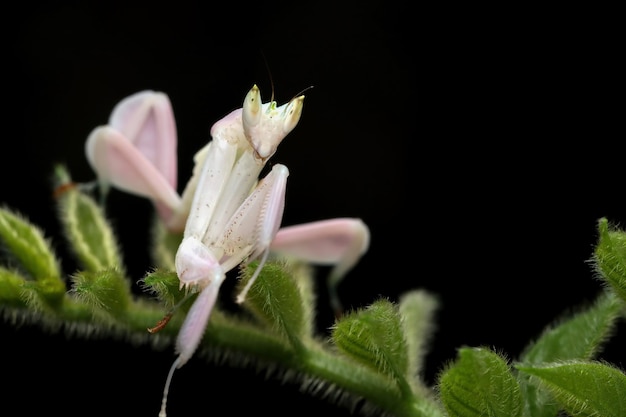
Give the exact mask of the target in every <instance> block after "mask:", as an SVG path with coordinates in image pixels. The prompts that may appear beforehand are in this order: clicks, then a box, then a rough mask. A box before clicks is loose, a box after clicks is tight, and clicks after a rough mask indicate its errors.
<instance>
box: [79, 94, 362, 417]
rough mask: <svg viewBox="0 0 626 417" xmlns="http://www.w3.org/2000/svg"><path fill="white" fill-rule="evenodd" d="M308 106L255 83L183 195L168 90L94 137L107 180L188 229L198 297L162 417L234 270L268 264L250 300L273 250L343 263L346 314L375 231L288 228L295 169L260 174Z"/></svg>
mask: <svg viewBox="0 0 626 417" xmlns="http://www.w3.org/2000/svg"><path fill="white" fill-rule="evenodd" d="M303 103H304V96H303V95H300V96H298V97H295V98H294V99H292V100H291V101H289V102H288V103H285V104H283V105H281V106H278V105H277V103H276V102H275V101H273V100H272V101H270V102H267V103H262V101H261V94H260V91H259V89H258V88H257V86H256V85H254V86H253V87H252V88H251V89H250V91H249V92H248V94H247V95H246V97H245V99H244V101H243V106H242V108H240V109H237V110H234V111H232V112H231V113H230V114H228V115H227V116H225V117H224V118H222V119H221V120H219V121H218V122H216V123H215V124H214V125H213V126H212V128H211V131H210V134H211V137H212V140H211V141H209V142H208V144H207V145H205V146H204V147H203V148H202V149H201V150H200V151H199V152H198V153H197V154H196V155H195V157H194V162H195V166H194V170H193V175H192V178H191V179H190V181H189V183H188V184H187V186H186V187H185V189H184V191H183V194H182V196H179V195H178V194H177V192H176V181H177V179H176V168H177V165H176V143H177V137H176V127H175V122H174V115H173V112H172V108H171V104H170V102H169V99H168V97H167V96H166V95H165V94H163V93H159V92H154V91H150V90H146V91H141V92H139V93H136V94H134V95H131V96H129V97H127V98H125V99H124V100H122V101H121V102H120V103H118V104H117V106H115V108H114V109H113V112H112V114H111V116H110V119H109V123H108V125H106V126H100V127H97V128H96V129H94V130H93V131H92V132H91V134H90V135H89V137H88V139H87V142H86V149H85V150H86V154H87V159H88V161H89V163H90V164H91V166H92V167H93V169H94V171H95V172H96V173H97V174H98V179H99V181H100V183H101V184H103V185H104V186H114V187H117V188H119V189H121V190H124V191H127V192H130V193H134V194H137V195H142V196H145V197H147V198H150V199H151V200H152V201H153V202H154V204H155V207H156V210H157V213H158V214H159V216H160V218H161V219H162V221H163V222H164V224H165V225H166V227H167V228H168V229H169V230H171V231H180V230H183V238H182V241H181V243H180V246H179V248H178V250H177V252H176V257H175V268H176V273H177V275H178V278H179V280H180V286H181V288H185V289H190V290H192V291H197V292H198V296H197V298H196V300H195V301H194V303H193V305H192V306H191V308H190V310H189V312H188V313H187V316H186V318H185V320H184V322H183V325H182V327H181V329H180V332H179V334H178V337H177V340H176V352H177V354H178V356H177V358H176V359H175V361H174V363H173V364H172V367H171V368H170V372H169V373H168V376H167V380H166V385H165V390H164V394H163V403H162V408H161V412H160V416H162V417H164V416H165V414H166V413H165V408H166V401H167V394H168V389H169V385H170V382H171V378H172V375H173V372H174V370H175V369H177V368H180V367H181V366H182V365H184V364H185V363H186V362H187V361H188V360H189V359H190V358H191V357H192V355H193V354H194V352H195V350H196V349H197V347H198V344H199V343H200V340H201V339H202V336H203V334H204V331H205V328H206V326H207V323H208V321H209V318H210V315H211V311H212V310H213V307H214V305H215V303H216V300H217V296H218V293H219V288H220V286H221V284H222V282H223V281H224V279H225V278H226V274H227V273H228V272H229V271H230V270H232V269H234V268H235V267H237V266H238V265H240V264H242V263H245V264H247V263H250V262H252V261H255V260H258V261H259V263H258V267H257V269H256V270H255V272H254V274H253V276H252V277H251V279H250V280H249V281H248V283H247V284H246V286H245V287H244V289H243V290H242V291H241V293H240V294H239V295H238V296H237V302H238V303H241V302H243V301H244V300H245V296H246V293H247V291H248V290H249V288H250V287H251V286H252V285H253V283H254V280H255V279H256V277H257V276H258V273H259V272H260V271H261V269H262V268H263V265H264V263H265V262H266V260H267V258H268V256H269V253H270V252H273V253H277V254H281V255H283V256H293V257H297V258H300V259H303V260H306V261H308V262H311V263H314V264H321V265H334V267H333V269H332V270H331V273H330V275H329V278H328V285H329V290H330V294H331V303H332V305H333V307H334V308H335V309H336V310H339V309H340V304H339V302H338V298H337V296H336V293H335V287H336V286H337V284H338V283H339V281H340V280H341V278H342V277H343V276H345V275H346V274H347V273H348V271H349V270H350V269H351V268H352V267H353V266H354V265H355V264H356V262H358V260H359V259H360V257H361V256H362V255H363V254H364V253H365V252H366V250H367V248H368V245H369V229H368V228H367V226H366V225H365V224H364V223H363V222H362V221H361V220H360V219H357V218H339V219H331V220H326V221H318V222H313V223H308V224H303V225H295V226H288V227H284V228H282V229H281V228H280V226H281V221H282V215H283V209H284V201H285V189H286V183H287V177H288V175H289V170H288V169H287V167H286V166H285V165H282V164H275V165H274V166H273V167H272V169H271V171H270V172H269V173H268V174H267V175H266V176H265V177H263V178H262V179H260V180H259V175H260V173H261V171H262V170H263V168H264V166H265V164H266V163H267V161H268V160H269V159H270V158H271V157H272V155H273V154H274V153H275V152H276V149H277V147H278V145H279V144H280V143H281V141H282V140H283V139H284V138H285V137H286V136H287V134H289V133H290V132H291V131H292V130H293V129H294V128H295V127H296V125H297V124H298V122H299V120H300V117H301V113H302V108H303Z"/></svg>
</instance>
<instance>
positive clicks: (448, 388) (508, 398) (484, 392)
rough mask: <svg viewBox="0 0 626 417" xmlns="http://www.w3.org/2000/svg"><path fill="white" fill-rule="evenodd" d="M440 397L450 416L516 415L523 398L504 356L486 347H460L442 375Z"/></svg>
mask: <svg viewBox="0 0 626 417" xmlns="http://www.w3.org/2000/svg"><path fill="white" fill-rule="evenodd" d="M438 387H439V392H440V394H441V400H442V402H443V404H444V406H445V407H446V409H447V410H448V413H449V414H450V415H451V416H458V417H483V416H489V417H517V416H520V415H521V413H522V397H521V394H520V388H519V385H518V382H517V380H516V379H515V377H514V376H513V374H512V373H511V369H510V367H509V365H508V363H507V361H506V360H505V358H503V357H502V356H500V355H499V354H497V353H495V352H493V351H491V350H489V349H485V348H461V349H459V353H458V358H457V360H456V361H455V362H454V363H452V364H451V365H448V366H447V368H446V369H445V370H444V371H443V372H442V373H441V374H440V376H439V383H438Z"/></svg>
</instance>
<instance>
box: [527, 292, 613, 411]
mask: <svg viewBox="0 0 626 417" xmlns="http://www.w3.org/2000/svg"><path fill="white" fill-rule="evenodd" d="M622 307H623V303H621V302H620V300H619V299H618V298H617V297H616V296H615V295H614V294H612V293H611V292H608V291H606V292H604V293H602V294H600V296H599V297H598V299H597V300H596V301H595V302H594V303H593V305H591V306H590V307H589V308H587V309H585V310H583V311H580V312H578V313H576V314H574V315H572V316H571V317H569V318H567V319H566V320H562V321H561V322H560V323H558V324H557V325H554V326H550V327H548V328H547V329H546V330H545V331H544V332H543V334H542V335H541V336H540V337H539V339H538V340H537V341H536V342H534V343H533V344H531V345H529V346H528V347H527V348H526V349H525V351H524V352H523V353H522V355H521V357H520V362H522V363H523V364H525V365H541V364H542V363H545V362H554V361H563V360H571V359H592V358H593V357H594V356H595V355H596V354H597V353H598V352H599V351H600V350H601V348H602V346H603V343H604V342H606V341H607V340H608V338H609V337H610V336H611V334H612V332H613V331H614V329H615V326H616V325H617V322H618V320H619V318H620V312H621V309H622ZM581 336H583V337H581ZM519 379H520V384H521V388H522V391H523V392H524V398H525V399H526V405H525V407H526V409H527V413H528V414H529V415H533V416H541V417H544V416H545V417H550V416H555V415H556V413H557V412H558V408H557V406H556V405H555V404H554V400H553V399H552V396H551V395H550V393H549V392H546V391H545V390H544V391H542V390H541V388H540V387H538V386H537V385H536V384H534V383H533V382H532V381H531V380H529V378H528V377H527V376H526V377H525V376H524V375H520V378H519Z"/></svg>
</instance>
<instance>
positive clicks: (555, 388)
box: [516, 361, 626, 417]
mask: <svg viewBox="0 0 626 417" xmlns="http://www.w3.org/2000/svg"><path fill="white" fill-rule="evenodd" d="M516 368H517V369H518V370H520V371H522V372H525V373H527V374H529V375H533V376H534V377H536V378H537V379H538V380H539V381H541V384H542V385H543V386H545V387H546V388H547V389H548V390H549V391H550V392H551V393H552V395H553V396H554V398H555V399H556V400H557V401H558V403H559V404H560V405H561V407H562V408H563V409H564V410H566V411H567V412H568V413H569V414H570V415H573V416H589V417H592V416H593V417H596V416H602V417H623V416H625V415H626V374H624V373H623V372H622V371H620V370H619V369H617V368H616V367H614V366H612V365H608V364H605V363H600V362H584V361H571V362H566V363H554V364H549V365H542V366H522V365H518V366H516Z"/></svg>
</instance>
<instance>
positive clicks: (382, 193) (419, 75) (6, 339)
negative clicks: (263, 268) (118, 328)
mask: <svg viewBox="0 0 626 417" xmlns="http://www.w3.org/2000/svg"><path fill="white" fill-rule="evenodd" d="M219 8H221V10H219ZM219 8H218V6H211V7H209V6H203V5H201V3H200V2H198V3H194V2H176V3H175V4H173V5H167V6H165V5H159V4H157V3H123V2H109V3H92V4H91V5H89V6H86V5H82V3H81V2H74V3H66V4H63V5H60V4H58V3H54V4H53V3H50V4H47V5H36V4H31V5H29V6H22V9H21V10H14V11H13V12H12V13H10V14H7V15H6V16H5V19H8V20H9V21H8V22H7V24H6V25H5V29H8V30H7V33H6V34H5V35H4V39H5V40H6V45H5V48H4V50H3V70H4V73H5V76H4V81H5V82H4V88H3V93H4V94H3V96H4V105H5V109H4V111H3V113H2V116H3V119H4V123H3V127H4V131H3V135H2V136H3V138H2V140H3V143H4V144H5V147H4V150H3V151H2V156H3V158H2V164H0V169H1V173H0V174H1V178H3V181H2V185H0V195H1V196H2V202H3V203H5V204H6V205H7V206H9V207H11V208H14V209H17V210H19V211H21V212H23V213H24V214H26V215H27V216H28V217H29V219H31V220H32V221H33V222H34V223H36V224H38V225H41V226H42V227H43V228H44V230H45V231H46V234H47V236H49V237H51V239H53V242H54V245H55V248H56V249H57V250H58V253H59V254H60V255H63V254H65V248H64V244H63V241H62V240H61V237H60V235H58V225H57V223H56V217H55V212H54V208H53V200H52V198H51V189H50V185H49V178H50V175H51V169H52V166H53V164H54V163H58V162H61V163H65V164H67V165H68V167H69V168H70V170H71V173H72V175H73V177H74V179H75V180H76V181H79V182H87V181H91V180H92V179H93V178H94V174H93V172H92V171H91V169H90V168H89V166H88V164H87V162H86V160H85V157H84V154H83V146H84V141H85V139H86V137H87V135H88V134H89V132H90V131H91V129H93V128H94V127H95V126H97V125H100V124H104V123H105V122H106V120H107V118H108V116H109V113H110V111H111V109H112V108H113V106H114V105H115V104H116V103H117V102H118V101H119V100H120V99H122V98H124V97H125V96H127V95H129V94H132V93H133V92H136V91H139V90H142V89H154V90H160V91H163V92H166V93H167V94H168V95H169V97H170V99H171V101H172V104H173V108H174V113H175V117H176V121H177V128H178V136H179V178H180V187H181V188H182V184H184V182H185V180H186V179H187V178H188V177H189V175H190V173H191V169H192V165H191V158H192V155H193V153H194V152H195V151H196V150H197V149H199V148H200V147H201V146H202V145H203V144H205V143H206V141H207V140H208V139H209V136H208V130H209V128H210V126H211V124H212V123H213V122H214V121H216V120H218V119H219V118H221V117H222V116H223V115H225V114H226V113H228V112H230V111H231V110H232V109H234V108H237V107H240V105H241V101H242V99H243V97H244V95H245V93H246V92H247V91H248V89H249V88H250V87H251V86H252V84H254V83H257V84H258V85H259V87H260V88H261V93H262V95H263V97H264V100H268V99H269V98H270V95H271V92H272V82H271V81H270V80H273V87H274V95H275V98H276V100H277V101H278V102H279V103H283V102H285V101H287V100H289V99H290V98H291V97H293V96H294V95H296V94H298V93H299V92H300V91H301V90H303V89H305V88H308V87H309V86H313V88H312V89H310V90H308V91H306V100H305V107H304V112H303V116H302V119H301V121H300V123H299V125H298V127H297V128H296V130H294V132H293V133H292V134H290V135H289V136H288V138H287V139H286V140H285V141H284V142H283V143H282V144H281V146H280V148H279V150H278V152H277V153H276V155H275V156H274V157H273V160H272V161H273V162H280V163H284V164H286V165H287V166H288V167H289V169H290V177H289V183H288V190H287V197H286V208H285V216H284V221H283V224H285V225H289V224H296V223H303V222H307V221H312V220H319V219H325V218H332V217H340V216H350V217H361V218H362V219H363V220H364V221H365V222H366V223H367V224H368V225H369V227H370V229H371V233H372V240H371V247H370V250H369V252H368V253H367V255H366V256H365V257H364V258H363V259H362V262H361V263H360V264H359V265H358V266H357V267H356V268H355V269H354V270H353V271H352V272H351V273H350V275H349V276H348V277H347V278H346V280H345V281H344V283H343V284H342V286H341V287H340V294H341V297H342V298H343V299H344V300H345V303H346V304H347V305H348V306H349V307H353V308H356V307H362V306H365V305H367V304H369V303H371V302H372V301H374V300H375V299H377V298H378V297H379V296H385V297H388V298H389V299H391V300H394V301H395V300H397V299H398V297H399V296H400V294H402V293H403V292H404V291H407V290H410V289H415V288H423V289H425V290H427V291H430V292H431V293H432V294H434V295H436V296H437V297H438V299H439V301H440V304H441V305H440V309H439V310H438V314H437V331H436V333H435V334H434V335H433V340H432V344H431V348H430V350H429V355H428V357H427V365H426V369H425V374H424V378H425V379H426V380H427V381H428V383H433V381H434V379H435V376H436V374H437V372H438V371H439V370H440V369H441V367H442V366H443V365H444V363H446V362H447V361H450V360H452V359H454V357H455V354H456V349H457V348H459V347H461V346H464V345H469V346H490V347H494V348H495V349H497V350H499V351H501V352H504V353H505V354H507V356H508V357H509V358H511V359H514V358H515V357H516V356H517V355H518V354H519V353H520V351H521V349H522V348H523V347H524V345H525V344H526V343H527V342H529V341H530V340H531V339H533V338H535V337H536V336H538V334H539V333H540V332H541V330H542V329H543V328H544V326H545V325H547V324H549V323H550V322H551V321H553V320H554V319H556V318H557V317H559V316H560V315H561V314H563V313H565V312H567V311H569V310H571V309H575V308H577V306H580V305H584V304H585V303H588V302H591V301H592V300H593V299H594V297H595V296H596V294H597V293H598V291H599V290H600V283H599V282H598V281H597V280H595V279H594V278H593V273H592V268H591V266H590V264H589V263H588V262H587V261H588V260H589V258H590V257H591V254H592V251H593V246H594V243H595V242H596V237H597V236H596V222H597V220H598V219H599V218H600V217H602V216H606V217H608V218H609V220H611V221H612V222H616V223H617V222H621V223H622V224H626V214H625V213H626V199H625V198H624V196H625V194H626V192H625V187H624V182H625V180H626V176H625V175H624V167H625V166H626V164H625V163H624V155H625V154H624V153H623V150H622V148H623V142H624V130H623V123H621V121H622V120H623V111H621V110H623V107H618V105H619V106H623V96H624V94H623V93H624V86H623V81H622V78H623V66H620V65H621V64H619V60H618V59H617V58H618V56H619V55H620V52H619V51H620V50H619V49H615V48H614V47H613V45H612V43H611V42H612V40H614V39H615V36H614V34H613V31H614V30H615V28H614V26H613V25H612V24H611V16H612V13H611V11H606V10H605V11H588V10H552V11H547V10H542V11H532V10H493V9H488V10H487V9H485V10H477V9H448V10H444V9H442V10H436V11H435V10H425V9H424V8H417V9H412V8H410V7H409V6H408V5H404V6H403V5H397V4H393V3H392V2H378V1H377V2H370V3H367V4H365V3H360V2H345V3H342V4H341V5H337V4H335V5H332V6H331V5H330V4H329V5H324V4H322V3H316V4H313V3H311V4H309V5H307V4H304V3H297V2H292V3H286V4H281V3H272V4H268V3H258V4H256V5H253V6H248V5H245V4H243V3H233V4H231V5H219ZM112 201H113V202H115V204H111V207H110V213H111V216H112V220H113V221H114V223H115V224H116V226H117V230H118V232H119V234H120V236H121V237H122V242H123V245H124V248H125V249H126V250H125V258H126V261H127V263H128V267H129V270H130V271H131V273H132V274H133V276H136V277H137V279H139V278H140V277H141V276H142V275H143V273H144V272H145V271H146V270H147V269H149V268H150V264H149V260H148V254H147V250H144V249H143V248H145V247H146V245H147V227H148V221H149V215H147V214H146V213H149V210H151V206H150V204H149V203H148V202H146V201H144V200H141V199H138V198H134V197H131V196H127V195H121V194H115V195H113V197H112ZM63 266H64V268H65V269H66V271H67V272H68V273H71V272H72V271H73V268H74V267H75V266H74V265H73V263H72V261H71V259H68V258H64V264H63ZM331 324H332V317H331V315H330V312H329V311H328V306H327V305H325V304H324V301H323V300H320V310H319V313H318V325H319V329H320V332H321V333H322V334H323V332H325V331H326V329H327V328H328V327H329V326H330V325H331ZM625 334H626V328H625V327H624V325H620V327H619V328H618V335H617V336H616V337H614V338H613V339H611V342H610V343H609V344H608V345H607V348H606V351H605V353H604V355H603V357H604V358H606V359H607V360H610V361H612V362H613V363H616V364H618V365H620V366H621V367H622V368H623V367H624V362H623V361H624V354H623V346H624V343H623V342H624V340H625ZM0 337H1V340H2V344H1V346H2V347H1V350H0V354H2V356H3V359H4V363H5V369H4V372H3V378H2V380H3V382H2V384H3V389H2V393H3V394H2V397H3V398H4V401H3V407H5V410H6V407H13V408H15V409H19V410H20V413H19V414H20V415H29V414H31V413H32V412H33V411H34V410H37V409H40V408H44V409H46V410H49V411H52V412H60V413H62V414H64V415H68V416H69V415H100V414H101V415H116V414H122V413H123V414H133V415H136V416H143V415H145V416H156V415H157V413H158V409H159V405H160V398H161V392H162V388H163V383H164V380H165V376H166V373H167V370H168V368H169V365H170V364H171V361H172V360H173V352H172V351H170V350H166V351H161V352H154V351H152V350H150V349H149V348H147V347H141V346H140V347H131V346H129V345H125V344H122V343H117V342H115V341H98V340H91V341H84V340H78V339H69V340H68V339H66V337H65V336H64V335H62V334H59V335H49V334H42V333H41V332H40V331H39V329H38V328H34V327H21V328H19V329H15V328H13V327H12V326H10V325H8V324H5V323H3V324H2V325H1V327H0ZM191 410H194V411H196V412H199V413H206V414H207V415H216V413H218V414H220V413H222V411H220V410H228V411H229V412H236V413H241V414H249V413H253V412H261V413H264V412H270V413H272V414H273V415H293V413H294V412H301V411H302V410H306V411H307V412H332V413H333V415H349V413H348V411H347V410H345V409H339V410H337V409H336V408H335V407H334V406H332V405H329V404H327V403H326V402H324V401H322V400H317V399H312V398H311V397H309V396H307V395H303V394H300V393H298V388H297V386H295V385H290V384H287V385H285V386H282V385H281V384H280V382H279V381H276V380H274V379H269V380H266V379H265V378H264V377H263V376H261V375H257V374H256V373H255V372H254V371H252V370H241V369H233V368H229V367H225V366H215V365H211V364H206V363H204V362H202V361H201V360H191V361H190V362H189V364H188V365H186V366H185V367H184V368H182V369H181V370H180V371H178V372H177V373H176V375H175V379H174V383H173V386H172V391H171V395H170V407H169V413H170V415H171V416H180V415H183V413H186V412H187V413H189V412H191ZM2 415H11V413H5V412H4V411H3V412H2Z"/></svg>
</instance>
